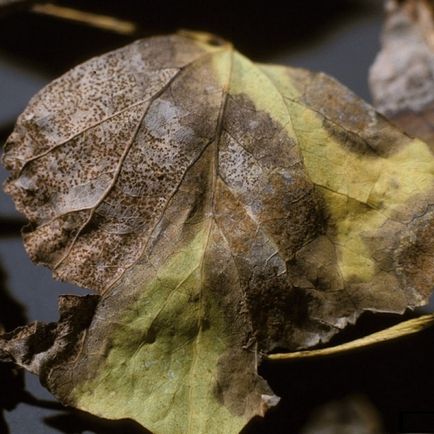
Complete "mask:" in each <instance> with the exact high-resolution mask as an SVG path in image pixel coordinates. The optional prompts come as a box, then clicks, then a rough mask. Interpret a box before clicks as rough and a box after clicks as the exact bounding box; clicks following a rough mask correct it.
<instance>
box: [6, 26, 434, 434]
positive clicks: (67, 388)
mask: <svg viewBox="0 0 434 434" xmlns="http://www.w3.org/2000/svg"><path fill="white" fill-rule="evenodd" d="M4 162H5V164H6V166H7V168H8V169H9V170H10V171H11V177H10V179H9V180H8V182H7V184H6V190H7V191H8V192H9V193H10V194H11V195H12V196H13V198H14V200H15V202H16V204H17V207H18V208H19V209H20V210H21V211H22V212H23V213H24V214H25V215H26V216H27V218H28V219H29V220H30V225H29V226H28V227H27V229H26V231H25V233H24V241H25V244H26V248H27V250H28V252H29V254H30V256H31V257H32V259H33V260H34V261H36V262H38V263H44V264H46V265H48V266H49V267H50V268H52V269H53V272H54V275H55V276H56V277H57V278H60V279H63V280H68V281H71V282H74V283H76V284H78V285H81V286H83V287H86V288H90V289H93V290H94V291H96V292H97V293H99V296H88V297H85V298H77V297H71V296H68V297H63V298H62V299H61V301H60V311H61V318H60V321H59V323H58V324H49V325H43V324H40V323H35V324H33V325H31V326H28V327H26V328H24V329H19V330H16V331H15V332H12V333H10V334H7V335H4V336H3V337H1V338H0V348H1V349H2V350H3V352H5V353H7V354H8V357H11V358H14V359H15V361H16V362H17V363H18V364H20V365H22V366H25V367H27V368H28V369H30V370H32V371H33V372H36V373H39V375H40V376H41V380H42V382H43V383H44V384H46V385H47V387H49V389H50V390H51V391H52V392H53V393H54V394H56V395H57V396H58V397H59V398H60V399H61V400H62V401H63V402H65V403H67V404H70V405H74V406H76V407H79V408H81V409H84V410H87V411H91V412H93V413H95V414H98V415H101V416H104V417H110V418H125V417H130V418H133V419H135V420H137V421H138V422H140V423H142V424H143V425H144V426H145V427H147V428H149V429H151V430H152V431H154V432H156V433H194V434H197V433H225V434H226V433H232V432H234V433H235V432H238V431H239V430H240V429H241V428H242V427H243V426H244V425H245V423H246V422H247V421H248V420H249V419H251V418H252V417H253V416H254V415H257V414H263V413H264V412H265V411H266V409H267V408H268V407H269V406H272V405H275V404H276V403H277V401H278V398H277V397H275V396H274V395H273V393H272V392H271V391H270V389H269V387H268V385H267V384H266V383H265V381H264V380H263V379H262V378H261V377H259V376H258V374H257V366H258V363H259V361H260V358H261V355H262V354H264V353H270V352H272V351H274V350H276V349H281V348H286V349H289V350H296V349H302V348H308V347H312V346H314V345H315V344H318V343H320V342H325V341H327V340H328V339H329V338H330V337H331V336H332V335H333V334H335V333H336V332H337V331H339V330H340V329H342V328H344V327H345V325H346V324H347V323H348V322H353V321H355V319H356V318H357V316H358V315H360V313H361V312H362V311H363V310H374V311H387V312H402V311H403V310H404V309H405V308H407V307H414V306H417V305H420V304H423V303H425V302H426V300H427V298H428V296H429V294H430V291H431V287H432V284H433V256H432V255H433V246H432V235H433V224H434V223H433V222H434V219H433V215H434V214H433V204H434V198H433V180H434V159H433V157H432V154H431V152H430V150H429V148H428V146H427V145H426V144H425V143H424V142H421V141H419V140H411V139H409V138H408V137H407V136H405V135H403V134H401V133H400V132H399V131H397V130H396V129H395V128H394V127H392V126H391V125H390V124H389V123H388V122H387V121H385V120H384V119H383V118H382V117H380V116H378V115H377V114H376V113H375V111H374V110H373V109H372V108H371V107H369V106H368V105H367V104H365V103H364V102H363V101H361V100H359V99H358V98H357V97H355V96H354V95H353V94H352V93H351V92H349V91H348V90H347V89H345V88H343V87H342V86H341V85H339V84H338V83H337V82H336V81H334V80H332V79H331V78H329V77H327V76H325V75H323V74H312V73H309V72H307V71H303V70H297V69H291V68H284V67H278V66H266V65H255V64H253V63H251V62H250V61H249V60H248V59H246V58H245V57H243V56H242V55H241V54H239V53H238V52H236V51H235V50H234V49H233V48H232V46H231V45H230V44H229V43H226V42H224V41H221V40H220V39H218V38H216V37H213V36H210V35H206V34H199V33H181V34H178V35H173V36H165V37H157V38H151V39H146V40H140V41H137V42H135V43H134V44H131V45H129V46H127V47H125V48H122V49H120V50H117V51H114V52H112V53H108V54H106V55H103V56H101V57H98V58H95V59H92V60H90V61H88V62H86V63H84V64H83V65H80V66H78V67H76V68H74V69H73V70H71V71H70V72H68V73H67V74H65V75H64V76H62V77H60V78H59V79H57V80H55V81H54V82H53V83H51V84H50V85H49V86H47V87H46V88H45V89H43V90H42V91H41V92H40V93H39V94H38V95H36V96H35V97H34V98H33V99H32V101H31V102H30V104H29V106H28V108H27V109H26V110H25V112H24V113H23V114H22V115H21V116H20V118H19V120H18V122H17V126H16V128H15V131H14V132H13V134H12V135H11V137H10V138H9V140H8V144H7V146H6V152H5V157H4Z"/></svg>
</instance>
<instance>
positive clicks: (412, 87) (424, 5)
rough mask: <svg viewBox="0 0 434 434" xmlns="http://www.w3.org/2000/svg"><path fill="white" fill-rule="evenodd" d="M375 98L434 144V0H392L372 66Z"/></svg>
mask: <svg viewBox="0 0 434 434" xmlns="http://www.w3.org/2000/svg"><path fill="white" fill-rule="evenodd" d="M369 79H370V85H371V90H372V94H373V97H374V104H375V106H376V107H377V108H378V110H379V111H380V112H382V113H384V114H385V115H386V116H387V117H388V118H390V119H392V120H393V121H394V122H395V123H396V124H397V125H398V126H399V127H401V128H403V129H404V130H405V131H406V132H408V133H409V134H411V135H414V136H417V137H420V138H421V139H423V140H425V141H426V142H427V143H429V144H430V145H431V146H433V147H434V2H433V1H431V0H401V1H398V0H389V1H388V2H387V19H386V23H385V26H384V33H383V37H382V50H381V51H380V53H379V54H378V56H377V58H376V59H375V62H374V64H373V66H372V68H371V71H370V77H369Z"/></svg>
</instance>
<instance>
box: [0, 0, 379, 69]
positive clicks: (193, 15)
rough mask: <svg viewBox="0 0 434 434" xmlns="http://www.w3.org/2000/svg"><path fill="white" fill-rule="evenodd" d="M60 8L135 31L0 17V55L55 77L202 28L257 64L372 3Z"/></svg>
mask: <svg viewBox="0 0 434 434" xmlns="http://www.w3.org/2000/svg"><path fill="white" fill-rule="evenodd" d="M57 3H58V4H61V5H66V6H73V7H75V8H78V9H82V10H87V11H92V12H99V13H102V14H108V15H111V16H116V17H119V18H122V19H126V20H131V21H134V22H135V23H137V24H138V25H139V27H140V31H139V32H138V34H137V35H134V36H132V37H125V36H120V35H117V34H114V33H110V32H106V31H101V30H98V29H94V28H90V27H86V26H83V25H80V24H73V23H71V22H66V21H63V20H59V19H55V18H52V17H45V16H39V15H34V14H31V13H26V12H20V13H16V14H10V15H8V16H7V17H3V19H2V20H1V27H0V41H1V43H0V50H1V55H2V56H11V57H13V58H14V59H16V60H19V61H20V62H25V63H27V64H31V65H32V67H36V68H38V69H39V70H42V71H45V72H48V73H49V74H50V75H53V74H54V75H57V74H59V73H61V72H64V71H65V70H66V69H68V68H70V67H72V66H73V65H75V64H77V63H78V62H81V61H83V60H85V59H87V58H89V57H90V56H92V55H95V54H101V53H103V52H104V51H107V50H110V49H113V48H115V47H119V46H122V45H124V44H126V43H128V42H130V41H131V40H133V39H136V38H137V37H140V36H148V35H152V34H158V33H167V32H173V31H176V30H177V29H180V28H189V29H193V30H203V31H208V32H213V33H216V34H219V35H220V36H222V37H224V38H226V39H228V40H230V41H233V42H234V44H235V46H236V47H237V48H238V49H239V50H240V51H241V52H243V53H244V54H246V55H247V56H249V57H251V58H252V59H253V60H256V61H265V60H267V59H269V58H270V57H271V56H272V55H273V53H276V52H278V51H279V50H282V49H285V50H288V49H294V50H300V49H303V47H305V46H307V45H309V44H312V43H314V42H315V41H317V40H318V39H319V38H323V37H325V36H326V35H327V34H329V33H332V32H335V31H336V29H337V28H338V27H339V26H341V25H343V24H345V23H346V22H348V20H350V19H354V17H363V16H366V15H369V14H373V13H378V9H379V7H378V6H379V5H378V2H375V1H372V0H371V1H369V0H329V1H327V2H313V1H311V2H309V1H292V2H286V3H285V6H284V7H283V8H282V4H281V2H278V1H276V0H270V1H268V2H263V1H262V0H250V1H249V2H248V3H247V2H237V1H233V0H220V1H218V2H199V1H193V0H185V1H178V0H167V1H165V2H136V1H133V0H124V1H122V2H116V1H104V2H98V1H95V0H94V1H90V0H74V1H72V0H70V1H65V0H64V1H59V2H57Z"/></svg>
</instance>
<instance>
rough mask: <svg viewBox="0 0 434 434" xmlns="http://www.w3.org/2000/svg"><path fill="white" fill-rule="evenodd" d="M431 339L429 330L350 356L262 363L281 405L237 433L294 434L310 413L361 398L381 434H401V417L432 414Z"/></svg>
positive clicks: (433, 361)
mask: <svg viewBox="0 0 434 434" xmlns="http://www.w3.org/2000/svg"><path fill="white" fill-rule="evenodd" d="M433 339H434V330H433V329H429V330H426V331H424V332H421V333H420V334H418V335H414V336H412V337H406V338H402V339H399V340H397V341H394V342H389V343H387V344H382V345H379V346H377V347H371V348H369V349H364V350H360V351H355V352H353V353H351V354H346V355H341V356H333V357H327V358H323V359H317V360H312V359H311V360H309V359H306V360H300V361H292V362H267V363H264V364H263V366H262V367H261V369H260V371H261V374H262V375H263V376H264V377H265V378H266V379H267V381H268V382H269V384H270V386H271V388H272V389H273V390H274V392H275V393H276V394H277V395H278V396H281V397H282V400H281V402H280V404H279V406H278V407H277V408H275V409H274V410H272V411H270V412H269V413H268V414H267V416H266V417H265V418H264V419H260V420H255V421H253V422H252V423H251V424H249V426H248V427H247V428H246V429H245V430H243V431H242V433H243V434H268V433H271V432H272V433H273V434H284V433H285V434H287V433H288V432H296V433H297V432H300V431H301V428H302V427H303V425H304V424H305V423H306V420H307V419H308V417H309V415H310V414H311V412H312V410H313V409H315V408H318V407H320V406H321V405H323V404H324V403H327V402H329V401H334V400H340V399H344V398H345V397H346V396H348V395H351V394H354V393H356V394H363V395H364V396H366V397H367V398H368V399H369V400H370V402H371V403H372V404H373V405H374V407H375V408H376V409H377V410H378V412H379V413H380V415H381V417H382V421H383V424H384V428H385V432H388V433H394V432H402V430H401V428H402V427H400V423H401V421H402V415H403V414H405V413H407V412H415V413H419V412H429V413H431V414H433V413H434V394H433V393H432V390H433V389H434V377H433V375H432V367H433V365H434V346H433V344H432V343H433ZM431 429H432V430H431V431H428V432H434V426H432V428H431ZM405 432H408V431H405Z"/></svg>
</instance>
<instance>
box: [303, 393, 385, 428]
mask: <svg viewBox="0 0 434 434" xmlns="http://www.w3.org/2000/svg"><path fill="white" fill-rule="evenodd" d="M382 433H384V428H383V426H382V423H381V417H380V415H379V414H378V411H377V410H376V408H375V407H374V406H373V405H372V404H371V403H370V402H369V401H368V399H367V398H365V397H364V396H361V395H360V396H359V395H350V396H347V397H346V398H344V399H342V400H340V401H334V402H329V403H327V404H325V405H323V406H322V407H320V408H318V409H317V410H316V412H314V414H313V415H312V416H311V417H310V419H309V420H308V422H307V424H306V426H305V427H304V429H303V432H302V434H382Z"/></svg>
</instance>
